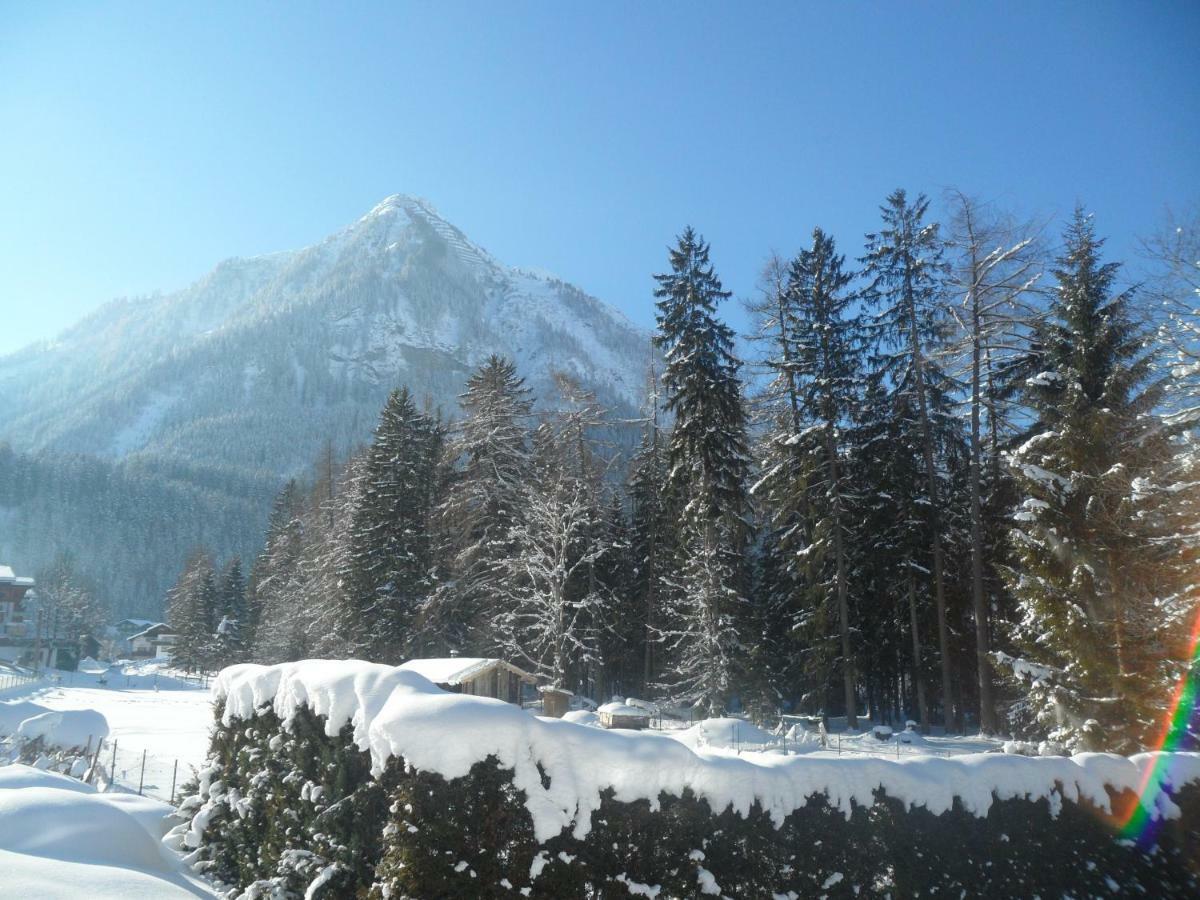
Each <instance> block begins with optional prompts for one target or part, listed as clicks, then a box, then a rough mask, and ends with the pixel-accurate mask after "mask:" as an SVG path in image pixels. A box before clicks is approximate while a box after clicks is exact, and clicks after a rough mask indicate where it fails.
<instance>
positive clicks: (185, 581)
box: [166, 549, 218, 672]
mask: <svg viewBox="0 0 1200 900" xmlns="http://www.w3.org/2000/svg"><path fill="white" fill-rule="evenodd" d="M217 602H218V595H217V583H216V576H215V574H214V573H213V564H212V557H210V556H209V554H208V552H207V551H206V550H204V549H197V550H195V551H193V552H192V555H191V556H190V557H189V558H188V562H187V564H186V565H185V566H184V569H183V572H182V573H181V574H180V576H179V580H178V581H176V582H175V585H174V587H172V588H171V590H170V591H168V592H167V602H166V607H167V616H168V622H169V623H170V625H171V627H172V629H173V630H174V631H175V634H176V638H175V645H174V647H173V648H172V657H173V659H174V660H175V662H176V663H177V664H179V665H180V666H182V667H183V668H184V669H186V670H187V671H189V672H202V671H207V670H208V669H209V667H210V666H211V664H212V663H213V662H214V657H215V638H214V635H215V632H216V624H217V623H216V621H215V617H216V612H217Z"/></svg>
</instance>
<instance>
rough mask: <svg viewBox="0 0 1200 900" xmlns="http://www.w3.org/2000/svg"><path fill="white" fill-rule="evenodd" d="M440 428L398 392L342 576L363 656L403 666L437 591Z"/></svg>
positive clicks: (386, 414) (348, 622) (368, 468)
mask: <svg viewBox="0 0 1200 900" xmlns="http://www.w3.org/2000/svg"><path fill="white" fill-rule="evenodd" d="M441 452H442V435H441V431H440V429H439V428H438V427H437V426H436V424H435V423H434V421H433V420H432V419H431V418H429V417H428V416H426V415H424V414H422V413H420V412H419V411H418V410H417V408H416V405H415V404H414V403H413V400H412V397H411V395H410V394H409V392H408V389H407V388H400V389H398V390H395V391H393V392H392V393H391V395H390V396H389V397H388V400H387V404H386V405H385V406H384V409H383V412H382V413H381V415H380V419H379V426H378V427H377V428H376V429H375V438H374V440H373V442H372V444H371V446H370V448H369V449H368V450H367V453H366V457H365V460H364V463H363V471H362V482H361V492H360V493H359V495H358V497H357V498H356V506H355V509H354V512H353V514H352V523H351V528H350V534H349V548H348V554H347V557H348V558H347V560H346V563H347V566H346V570H345V571H344V573H343V580H344V582H345V584H346V591H345V595H346V603H347V608H346V610H345V614H344V617H343V621H342V622H341V623H340V625H341V628H342V630H343V632H344V634H345V636H346V638H347V640H348V641H349V643H350V645H351V646H352V647H353V648H354V651H355V653H356V654H358V655H361V656H362V657H363V658H365V659H371V660H375V661H378V662H392V663H399V662H401V661H403V660H404V659H406V658H408V656H409V655H410V651H411V650H412V646H413V626H414V622H415V619H416V616H417V613H418V611H419V609H420V607H421V606H422V604H423V603H424V602H425V600H426V598H427V597H428V595H429V593H430V590H431V587H432V585H431V570H432V566H433V559H432V549H431V546H430V518H431V516H432V514H433V505H434V502H435V501H436V499H437V498H436V496H435V493H434V492H435V488H436V484H437V479H436V475H437V467H438V462H439V458H440V455H441Z"/></svg>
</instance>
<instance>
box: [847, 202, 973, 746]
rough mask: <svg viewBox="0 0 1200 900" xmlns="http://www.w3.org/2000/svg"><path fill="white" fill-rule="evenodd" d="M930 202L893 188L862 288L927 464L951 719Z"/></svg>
mask: <svg viewBox="0 0 1200 900" xmlns="http://www.w3.org/2000/svg"><path fill="white" fill-rule="evenodd" d="M928 209H929V201H928V200H927V199H926V198H925V196H924V195H918V196H917V198H916V199H915V200H914V201H912V202H911V203H910V202H909V199H908V195H907V194H906V193H905V192H904V191H903V190H896V191H893V192H892V193H891V194H890V195H889V196H888V198H887V201H886V203H885V204H884V206H883V207H882V208H881V213H882V217H883V227H882V228H881V229H880V230H879V231H878V232H877V233H875V234H870V235H868V236H867V242H868V243H867V253H866V256H865V257H863V262H864V263H865V270H864V274H865V275H866V276H867V277H868V278H869V279H870V285H869V287H868V288H867V290H866V292H865V296H866V298H867V300H868V301H869V302H870V303H871V304H872V305H873V306H874V307H875V308H876V310H877V311H876V313H875V328H876V331H877V338H878V341H879V344H880V353H879V355H878V356H877V357H876V359H875V370H876V374H877V377H881V378H885V379H886V381H887V384H888V386H889V388H890V390H891V392H892V393H893V394H894V395H896V396H897V397H900V396H901V395H904V399H903V400H902V401H900V400H898V401H897V402H894V403H893V409H894V410H896V411H898V412H904V413H905V414H906V415H907V416H909V417H910V418H909V419H908V420H907V426H906V427H907V428H911V429H913V430H915V431H916V432H917V433H918V434H919V435H920V446H921V454H922V458H923V460H924V468H925V482H926V484H925V489H926V496H925V498H924V499H925V502H926V504H927V507H926V508H927V512H928V516H929V524H930V528H929V532H930V541H931V547H930V550H931V554H930V555H931V556H932V560H933V594H934V601H935V604H936V610H937V630H938V649H939V651H940V657H941V673H942V711H943V720H944V722H945V724H946V726H947V728H950V727H951V726H952V723H953V722H954V719H955V717H954V687H953V686H954V676H953V669H952V664H951V658H950V626H949V618H948V614H947V609H946V573H945V569H946V564H945V553H944V549H943V541H944V534H943V523H942V500H943V494H944V491H943V489H942V485H941V481H942V476H943V475H944V472H941V471H939V465H938V455H939V454H938V445H939V437H940V435H939V432H943V431H946V430H950V429H953V427H954V420H953V416H952V413H951V410H950V409H949V402H948V399H949V396H950V393H951V390H952V385H951V384H950V381H949V379H948V378H947V376H946V374H945V373H944V371H942V369H941V367H940V366H939V365H938V362H937V355H938V353H939V352H940V351H941V349H942V348H943V346H944V344H945V340H946V336H947V316H946V312H947V310H946V306H945V304H944V303H943V296H942V291H943V278H944V275H945V268H946V267H945V263H944V262H943V251H944V247H943V243H942V239H941V237H940V236H939V234H938V226H937V224H936V223H927V222H926V221H925V214H926V212H927V211H928Z"/></svg>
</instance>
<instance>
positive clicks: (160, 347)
mask: <svg viewBox="0 0 1200 900" xmlns="http://www.w3.org/2000/svg"><path fill="white" fill-rule="evenodd" d="M651 352H652V351H651V350H650V343H649V336H648V334H647V333H645V332H643V331H642V330H640V329H638V328H636V327H634V326H633V325H632V324H631V323H630V322H629V321H628V320H627V319H625V318H624V317H623V316H622V315H621V314H620V313H617V312H616V311H614V310H613V309H611V308H610V307H608V306H606V305H605V304H603V303H602V302H600V301H599V300H596V299H595V298H593V297H590V296H588V295H587V294H585V293H584V292H582V291H580V290H579V289H577V288H575V287H573V286H571V285H569V284H566V283H564V282H562V281H559V280H557V279H554V278H552V277H549V276H545V275H540V274H532V273H529V272H525V271H521V270H516V269H512V268H509V267H507V266H504V265H503V264H501V263H500V262H498V261H497V260H495V259H494V258H492V257H491V256H490V255H489V254H488V253H487V252H486V251H484V250H482V249H481V248H479V247H478V246H476V245H475V244H473V243H471V241H469V240H468V239H467V238H466V236H465V235H463V234H462V232H460V231H459V230H458V229H457V228H455V227H454V226H453V225H451V224H450V223H448V222H446V221H445V220H444V219H442V218H441V217H440V216H439V215H438V214H437V213H436V212H435V211H434V210H433V208H432V207H431V206H430V205H429V204H428V203H426V202H424V201H422V200H417V199H414V198H411V197H406V196H402V195H395V196H392V197H389V198H387V199H386V200H384V201H383V202H382V203H380V204H379V205H378V206H376V207H375V208H374V209H373V210H371V211H370V212H369V213H368V214H367V215H365V216H363V217H362V218H361V219H359V220H358V221H357V222H355V223H353V224H352V225H350V226H349V227H347V228H345V229H343V230H341V231H339V232H337V233H336V234H334V235H332V236H330V237H329V238H326V239H325V240H323V241H321V242H320V243H318V244H315V245H314V246H311V247H308V248H306V249H303V250H297V251H287V252H281V253H275V254H270V255H267V256H262V257H256V258H253V259H232V260H227V261H225V262H223V263H221V264H220V265H218V266H217V267H216V268H215V269H213V270H212V272H210V273H209V274H208V275H207V276H205V277H204V278H202V279H201V280H199V281H198V282H196V283H195V284H193V285H191V286H190V287H188V288H186V289H184V290H181V291H178V292H175V293H171V294H163V295H157V296H153V297H147V298H140V299H134V300H118V301H115V302H112V303H110V304H108V305H106V306H104V307H103V308H101V309H100V310H98V311H97V312H96V313H94V314H93V315H91V316H89V317H88V318H86V319H85V320H83V321H81V322H80V323H79V324H78V325H76V326H75V327H73V328H71V329H69V330H68V331H66V332H65V333H63V334H62V335H61V336H60V337H59V338H58V339H56V340H55V341H53V342H49V343H46V344H40V345H35V346H32V347H29V348H26V349H25V350H22V351H20V352H18V353H15V354H11V355H9V356H6V357H3V358H0V442H7V443H8V444H9V445H10V446H11V450H12V451H13V455H11V456H10V466H9V471H10V472H11V471H13V470H14V466H15V463H13V462H12V461H13V460H20V461H22V466H23V468H22V469H21V471H22V472H23V474H22V476H21V477H22V478H24V479H25V480H26V482H27V485H26V488H27V489H25V488H23V489H21V490H17V486H16V485H13V484H9V485H3V484H0V552H3V553H4V554H5V555H6V556H7V560H6V561H9V562H12V563H13V564H15V565H17V566H18V567H20V568H21V569H22V570H23V571H27V570H33V569H35V568H36V567H38V566H40V565H43V564H44V563H46V562H47V561H48V559H49V558H50V557H51V556H53V555H54V554H55V553H56V552H58V551H59V550H64V549H70V550H72V551H73V552H74V553H75V554H76V555H77V556H78V557H79V558H80V560H81V562H84V563H85V574H88V575H90V576H91V577H92V578H93V579H94V580H96V581H98V582H100V584H98V587H100V589H101V590H102V592H103V594H104V595H105V596H106V597H107V598H108V599H110V600H111V601H112V602H113V603H114V604H115V605H117V606H120V607H122V608H125V609H132V610H140V611H143V612H151V611H153V610H154V609H155V608H156V607H157V604H158V602H159V601H160V599H161V594H162V592H163V591H164V590H165V589H166V587H167V586H168V585H169V584H170V580H171V578H172V577H173V575H174V574H175V572H176V571H177V569H178V566H179V563H180V560H181V559H182V555H183V554H185V553H186V552H187V550H188V548H189V547H190V546H191V545H192V544H195V543H198V542H200V541H202V540H208V541H212V542H214V543H215V544H217V545H229V546H227V547H226V546H214V547H213V549H214V550H217V551H220V550H222V549H224V550H233V549H237V548H239V547H241V546H242V545H243V544H244V541H245V540H246V539H247V538H246V537H244V536H248V535H252V534H257V533H258V532H259V529H260V527H261V524H262V520H263V516H264V515H265V508H266V502H267V501H266V497H269V496H270V495H271V494H272V493H273V491H274V489H275V488H276V487H277V486H278V484H279V483H280V482H281V480H282V479H283V478H284V477H286V476H289V475H293V474H298V473H301V472H303V471H305V470H306V469H307V468H308V467H309V465H310V464H311V463H312V461H313V460H314V459H315V458H316V456H317V455H318V453H319V452H320V451H321V448H322V447H323V446H325V444H326V442H331V443H332V445H333V447H334V448H335V451H336V452H337V453H338V454H339V455H344V454H345V453H347V452H349V451H350V450H351V449H352V448H353V447H354V446H356V445H357V444H358V443H360V442H361V441H362V440H364V439H365V438H366V437H368V436H369V434H370V432H371V429H372V428H373V427H374V425H375V423H376V421H377V417H378V414H379V410H380V408H381V407H382V406H383V403H384V400H385V399H386V397H387V394H388V392H389V391H390V390H391V389H392V388H394V387H396V386H397V385H401V384H403V385H407V386H408V387H409V388H410V390H411V391H412V392H413V394H414V396H415V397H416V398H418V400H419V402H421V403H422V404H423V405H426V406H428V407H429V408H431V409H433V410H438V411H440V412H441V414H442V415H443V416H444V417H445V418H454V417H455V416H456V415H457V397H458V395H459V393H460V392H461V391H462V389H463V385H464V383H465V382H466V379H467V376H468V374H469V372H470V371H471V370H472V369H473V368H474V367H475V366H477V365H478V364H479V363H480V362H481V361H482V360H483V359H485V358H486V357H487V356H488V355H489V354H491V353H499V354H503V355H506V356H509V357H511V358H512V359H513V360H514V361H515V362H516V364H517V367H518V371H519V372H520V374H521V375H522V376H524V377H525V378H526V379H527V382H528V384H529V386H530V387H531V388H532V389H533V391H534V395H535V396H536V397H537V398H538V399H539V401H540V402H541V403H542V404H543V405H545V404H553V403H554V402H555V400H556V392H555V388H554V376H555V373H558V372H564V373H567V374H569V375H571V376H573V378H574V379H575V380H576V381H577V382H578V383H579V384H580V385H581V386H582V387H584V388H585V389H589V390H592V391H594V392H595V394H596V396H597V399H598V400H599V401H600V402H601V403H602V404H603V405H604V406H605V407H607V408H608V409H609V410H611V411H612V413H613V414H614V415H615V416H623V415H628V414H631V413H633V412H635V411H636V409H637V407H638V406H639V404H640V400H641V393H642V389H643V385H644V377H645V372H646V367H647V364H648V362H649V359H650V354H651ZM28 454H36V456H29V455H28ZM2 477H4V476H3V474H2V473H0V478H2ZM39 479H41V481H40V482H39ZM85 485H103V488H102V489H101V488H96V490H93V489H92V488H91V487H85ZM121 485H124V486H125V487H127V488H128V491H127V492H126V493H125V494H124V495H121V496H120V501H119V503H118V504H117V506H120V507H121V508H124V507H125V505H128V504H130V503H132V504H133V506H132V507H131V508H130V513H131V515H132V516H133V518H134V519H137V520H138V521H139V522H145V521H150V522H154V521H160V522H163V524H164V526H165V527H166V529H167V531H169V532H170V533H171V534H172V535H173V542H172V547H173V550H172V552H169V553H167V554H166V555H165V557H163V554H159V553H153V554H150V553H146V552H145V550H146V548H145V544H144V541H143V540H142V539H141V538H140V537H139V535H145V534H146V531H145V530H144V528H143V525H141V524H137V523H135V522H134V521H132V520H131V519H130V518H129V517H127V516H119V515H117V514H116V511H115V507H114V506H111V505H110V507H109V508H108V510H107V511H106V512H105V513H104V516H105V517H106V522H105V525H104V529H103V534H101V532H100V531H98V530H96V529H83V528H82V525H80V523H82V522H84V521H92V520H93V519H95V517H96V516H97V515H98V514H99V513H98V512H97V511H96V510H95V509H93V506H94V504H95V503H96V502H97V501H98V499H99V498H100V494H99V493H97V491H101V493H103V492H104V491H107V492H117V493H116V494H114V495H113V496H114V497H116V496H117V494H119V493H120V492H119V491H118V487H119V486H121ZM47 492H48V493H47ZM48 496H53V498H54V499H53V501H52V502H49V505H47V503H48V501H47V497H48ZM185 497H186V498H190V499H189V500H187V501H186V502H183V500H182V499H181V498H185ZM135 498H140V499H135ZM177 501H178V503H177ZM147 517H148V518H147ZM167 517H170V518H171V521H170V522H167V521H166V518H167ZM52 521H56V522H60V523H61V522H66V521H70V522H73V523H74V524H73V525H72V527H71V528H69V529H66V528H59V527H52V525H51V522H52ZM214 522H219V523H221V525H220V526H215V525H214V524H213V523H214ZM81 529H82V530H81ZM218 530H219V536H218ZM68 532H69V534H68ZM109 541H112V542H113V547H112V548H111V549H113V550H114V552H115V555H113V556H110V555H109V554H108V549H110V548H109V544H108V542H109ZM102 545H103V546H104V547H105V550H104V551H103V552H101V549H100V548H101V546H102ZM118 547H123V548H124V550H123V551H122V550H119V549H116V548H118ZM135 547H137V548H140V549H139V550H138V554H139V555H141V556H150V555H153V556H155V557H163V558H156V559H155V561H154V562H153V563H150V565H151V568H152V569H153V572H151V573H148V574H143V575H139V576H138V577H137V578H136V579H132V580H128V579H127V578H126V575H125V574H123V573H122V568H123V567H125V568H128V567H129V566H131V565H132V563H131V560H130V558H129V557H130V555H131V554H132V553H133V549H132V548H135ZM147 564H148V563H147V562H146V561H145V560H143V561H141V562H139V563H138V564H137V565H138V566H143V565H147ZM160 566H161V568H159V567H160ZM130 578H132V576H130ZM116 594H119V595H120V596H119V598H118V597H117V596H115V595H116Z"/></svg>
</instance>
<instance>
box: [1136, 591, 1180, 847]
mask: <svg viewBox="0 0 1200 900" xmlns="http://www.w3.org/2000/svg"><path fill="white" fill-rule="evenodd" d="M1198 657H1200V613H1198V614H1197V616H1196V619H1195V622H1194V623H1193V625H1192V631H1191V634H1190V635H1189V637H1188V654H1187V657H1186V658H1187V660H1188V667H1187V669H1186V670H1185V671H1184V672H1183V674H1182V675H1181V676H1180V678H1179V683H1178V684H1177V685H1176V686H1175V695H1174V697H1173V698H1172V699H1171V704H1170V706H1169V707H1168V712H1167V716H1166V717H1165V719H1164V720H1163V724H1162V728H1161V730H1160V732H1159V734H1158V737H1157V738H1156V739H1155V741H1154V742H1153V744H1152V747H1153V749H1154V750H1155V751H1158V752H1156V753H1154V754H1153V756H1152V757H1151V761H1150V763H1149V764H1148V765H1147V766H1146V771H1145V774H1143V775H1142V781H1141V784H1139V785H1138V789H1137V798H1136V800H1135V802H1134V803H1133V805H1132V808H1131V809H1130V810H1128V812H1126V813H1125V814H1124V816H1122V817H1121V818H1120V819H1118V821H1119V823H1120V831H1121V835H1122V836H1123V837H1126V838H1131V839H1134V840H1137V841H1139V842H1144V841H1146V840H1147V839H1149V838H1151V837H1152V832H1153V830H1154V829H1153V827H1152V826H1153V825H1154V823H1155V822H1156V821H1157V820H1156V819H1155V818H1154V817H1153V815H1152V811H1153V810H1154V809H1155V807H1156V803H1157V799H1158V797H1159V796H1160V795H1161V794H1162V793H1163V785H1164V784H1171V783H1172V778H1171V760H1172V756H1171V753H1172V752H1173V751H1175V750H1179V749H1180V748H1181V747H1183V746H1184V744H1185V742H1186V741H1187V738H1188V725H1189V723H1190V722H1191V719H1192V716H1193V714H1194V713H1195V712H1196V701H1197V695H1198V693H1200V692H1198V691H1197V687H1198V681H1200V678H1198V677H1197V676H1198V675H1200V659H1198Z"/></svg>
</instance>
